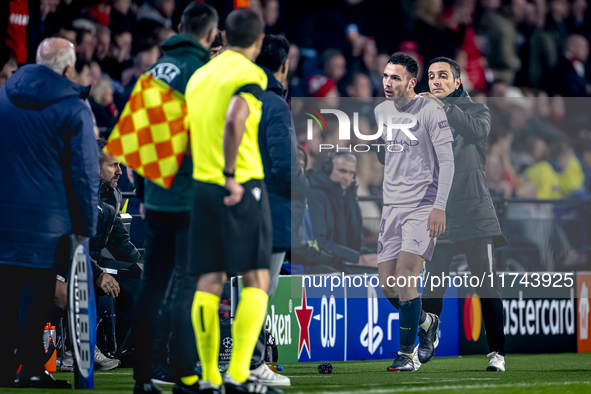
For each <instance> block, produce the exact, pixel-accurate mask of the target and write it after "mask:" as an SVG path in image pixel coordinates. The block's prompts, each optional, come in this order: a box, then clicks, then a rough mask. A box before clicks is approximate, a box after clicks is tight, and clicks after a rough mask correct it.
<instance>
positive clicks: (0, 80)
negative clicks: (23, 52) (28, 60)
mask: <svg viewBox="0 0 591 394" xmlns="http://www.w3.org/2000/svg"><path fill="white" fill-rule="evenodd" d="M6 55H8V53H6ZM0 65H1V66H0V85H3V84H5V83H6V80H7V79H8V78H10V77H11V76H12V73H13V72H15V71H16V70H17V68H18V65H17V63H16V59H15V58H13V57H9V56H7V57H2V58H0Z"/></svg>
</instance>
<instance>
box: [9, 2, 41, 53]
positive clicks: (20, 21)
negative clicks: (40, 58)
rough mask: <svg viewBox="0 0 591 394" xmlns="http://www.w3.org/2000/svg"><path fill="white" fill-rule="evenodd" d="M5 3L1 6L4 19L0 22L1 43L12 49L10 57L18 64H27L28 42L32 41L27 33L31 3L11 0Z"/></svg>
mask: <svg viewBox="0 0 591 394" xmlns="http://www.w3.org/2000/svg"><path fill="white" fill-rule="evenodd" d="M3 3H4V4H3V5H2V6H0V7H1V8H0V18H2V19H3V20H1V21H0V43H2V45H3V46H4V45H6V47H7V48H9V49H10V56H11V57H13V58H15V59H16V61H17V63H18V64H25V63H26V62H27V57H28V55H29V49H28V48H27V41H28V40H30V39H31V37H30V34H28V33H27V27H28V25H29V3H31V2H29V1H27V0H9V1H3ZM33 4H35V3H33ZM37 4H38V3H37ZM2 30H4V31H2Z"/></svg>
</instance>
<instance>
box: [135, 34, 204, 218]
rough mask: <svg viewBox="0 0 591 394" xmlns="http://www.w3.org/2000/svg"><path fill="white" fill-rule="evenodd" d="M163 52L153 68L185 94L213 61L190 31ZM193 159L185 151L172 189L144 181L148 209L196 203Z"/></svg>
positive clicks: (185, 208)
mask: <svg viewBox="0 0 591 394" xmlns="http://www.w3.org/2000/svg"><path fill="white" fill-rule="evenodd" d="M162 50H163V51H164V56H162V57H161V58H160V59H158V61H157V62H156V64H154V66H152V68H151V69H150V71H149V72H150V73H151V74H152V75H154V77H156V78H158V79H160V80H162V81H163V82H165V83H166V84H168V85H169V86H171V87H172V88H173V89H175V90H178V91H179V92H181V93H182V94H185V89H186V87H187V83H189V79H190V78H191V76H192V75H193V73H195V71H196V70H197V69H198V68H200V67H202V66H203V65H205V63H207V62H208V61H209V51H207V50H206V49H205V48H203V47H202V46H201V44H199V42H198V41H197V39H196V38H195V37H194V36H191V35H190V34H177V35H174V36H172V37H170V38H169V39H168V40H166V41H165V42H164V43H163V44H162ZM192 176H193V162H192V161H191V157H190V156H188V155H185V157H184V159H183V163H182V164H181V167H180V168H179V171H178V172H177V174H176V175H175V177H174V181H173V182H172V186H171V187H170V189H164V188H162V187H160V186H158V185H156V184H155V183H153V182H150V181H144V190H143V191H140V193H138V195H141V194H142V192H143V199H144V204H145V206H146V209H149V210H153V211H160V212H186V211H190V210H191V207H192V205H193V183H192Z"/></svg>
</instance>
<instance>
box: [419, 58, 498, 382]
mask: <svg viewBox="0 0 591 394" xmlns="http://www.w3.org/2000/svg"><path fill="white" fill-rule="evenodd" d="M428 76H429V89H430V91H431V93H421V95H422V96H423V97H427V98H429V99H431V100H433V101H435V102H436V103H437V104H438V105H440V106H441V107H443V109H444V111H445V113H446V115H447V119H448V122H449V125H450V127H451V128H452V131H453V136H454V142H453V152H454V161H455V166H456V170H455V174H454V178H453V183H452V186H451V190H450V193H449V199H448V203H447V209H446V210H445V214H446V217H447V222H446V229H445V232H444V233H443V234H441V236H439V237H438V239H437V245H436V246H435V251H434V253H433V259H432V261H430V262H429V261H428V262H427V263H426V270H427V272H429V273H430V274H431V276H439V277H440V276H441V274H442V273H443V275H449V265H450V263H451V260H452V258H453V256H454V255H456V254H466V259H467V261H468V265H469V266H470V271H471V272H472V275H475V276H478V277H480V278H482V275H483V274H485V275H486V277H487V278H488V277H489V276H488V275H489V274H490V273H492V274H493V278H494V283H493V286H490V284H491V281H490V280H488V279H487V280H486V281H485V282H484V283H483V285H482V286H481V287H479V288H477V293H478V295H479V296H480V300H481V303H482V315H483V317H484V326H485V329H486V336H487V340H488V345H489V349H490V353H489V354H488V357H489V364H488V367H487V368H486V370H487V371H504V370H505V359H504V356H505V334H504V332H503V303H502V300H501V294H500V291H499V286H498V284H497V283H496V278H497V277H496V269H495V266H494V262H493V252H492V249H493V248H495V247H500V246H503V245H505V244H507V241H506V240H505V238H504V237H503V235H502V233H501V228H500V226H499V221H498V219H497V215H496V212H495V209H494V206H493V204H492V199H491V197H490V193H489V191H488V184H487V182H486V174H485V172H484V163H485V161H486V138H487V136H488V133H489V132H490V126H491V117H490V112H489V110H488V108H487V107H486V105H484V104H478V103H474V102H473V101H472V99H471V98H470V96H469V95H468V93H467V92H466V91H464V88H463V86H462V81H461V79H460V66H459V65H458V64H457V63H456V62H455V61H453V60H451V59H449V58H446V57H438V58H435V59H433V60H431V62H430V63H429V70H428ZM445 290H446V287H442V286H440V287H433V289H431V286H427V285H426V286H425V289H424V291H423V309H424V310H425V311H426V312H431V313H435V314H437V315H440V314H441V309H442V307H443V295H444V294H445Z"/></svg>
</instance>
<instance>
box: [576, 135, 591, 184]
mask: <svg viewBox="0 0 591 394" xmlns="http://www.w3.org/2000/svg"><path fill="white" fill-rule="evenodd" d="M578 145H579V146H580V151H579V152H580V162H581V164H582V167H583V174H584V175H585V190H586V191H587V193H591V140H589V139H585V140H583V141H581V143H580V144H578Z"/></svg>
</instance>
